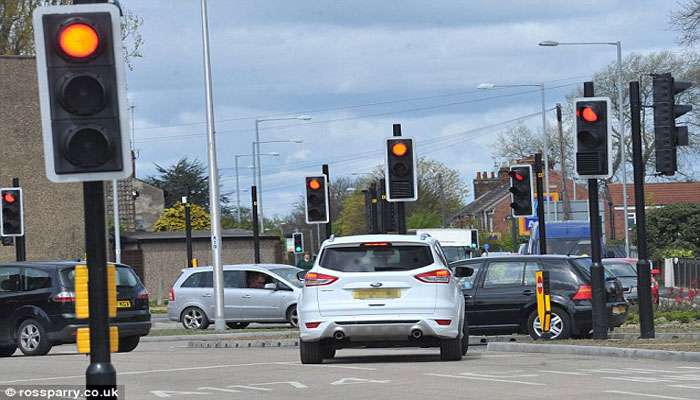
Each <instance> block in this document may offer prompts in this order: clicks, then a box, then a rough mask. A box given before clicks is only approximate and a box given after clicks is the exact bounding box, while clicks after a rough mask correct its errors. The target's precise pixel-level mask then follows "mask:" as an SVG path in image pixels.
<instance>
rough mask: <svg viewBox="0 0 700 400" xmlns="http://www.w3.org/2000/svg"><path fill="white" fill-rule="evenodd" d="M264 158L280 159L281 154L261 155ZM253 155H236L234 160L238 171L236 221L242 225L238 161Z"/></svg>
mask: <svg viewBox="0 0 700 400" xmlns="http://www.w3.org/2000/svg"><path fill="white" fill-rule="evenodd" d="M261 155H263V156H272V157H278V156H279V155H280V153H277V152H273V153H263V154H261ZM252 156H253V154H236V155H234V156H233V159H234V166H235V170H236V219H237V221H238V223H239V224H240V223H241V193H240V192H241V189H240V179H239V177H240V176H239V174H238V159H239V158H240V157H252ZM253 179H255V172H253Z"/></svg>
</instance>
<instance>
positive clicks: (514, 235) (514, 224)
mask: <svg viewBox="0 0 700 400" xmlns="http://www.w3.org/2000/svg"><path fill="white" fill-rule="evenodd" d="M509 218H510V235H511V240H512V241H513V253H517V252H518V248H519V247H520V246H519V243H518V219H517V218H514V217H509Z"/></svg>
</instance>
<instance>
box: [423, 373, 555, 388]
mask: <svg viewBox="0 0 700 400" xmlns="http://www.w3.org/2000/svg"><path fill="white" fill-rule="evenodd" d="M423 375H427V376H438V377H441V378H458V379H472V380H476V381H490V382H505V383H518V384H521V385H531V386H547V385H545V384H544V383H537V382H523V381H514V380H510V379H496V378H486V377H480V376H472V375H469V376H467V375H447V374H432V373H429V374H423Z"/></svg>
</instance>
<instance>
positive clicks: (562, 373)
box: [538, 369, 591, 376]
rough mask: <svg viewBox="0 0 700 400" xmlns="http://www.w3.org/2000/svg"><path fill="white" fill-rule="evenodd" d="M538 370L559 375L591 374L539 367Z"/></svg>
mask: <svg viewBox="0 0 700 400" xmlns="http://www.w3.org/2000/svg"><path fill="white" fill-rule="evenodd" d="M538 372H542V373H545V374H559V375H577V376H591V374H586V373H583V372H567V371H548V370H544V369H541V370H539V371H538Z"/></svg>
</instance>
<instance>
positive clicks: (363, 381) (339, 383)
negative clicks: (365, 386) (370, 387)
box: [331, 378, 391, 385]
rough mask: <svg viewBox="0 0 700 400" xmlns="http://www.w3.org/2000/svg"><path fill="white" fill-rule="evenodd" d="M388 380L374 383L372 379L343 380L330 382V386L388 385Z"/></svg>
mask: <svg viewBox="0 0 700 400" xmlns="http://www.w3.org/2000/svg"><path fill="white" fill-rule="evenodd" d="M389 382H391V381H390V380H386V381H375V380H372V379H362V378H343V379H340V380H337V381H335V382H331V385H354V384H358V383H389Z"/></svg>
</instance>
